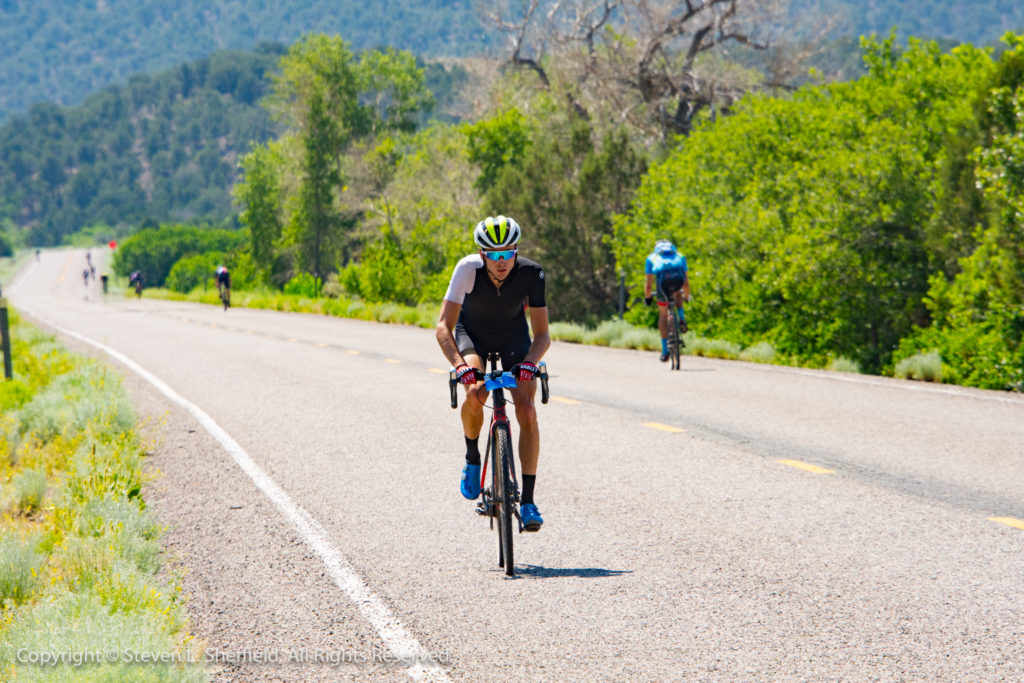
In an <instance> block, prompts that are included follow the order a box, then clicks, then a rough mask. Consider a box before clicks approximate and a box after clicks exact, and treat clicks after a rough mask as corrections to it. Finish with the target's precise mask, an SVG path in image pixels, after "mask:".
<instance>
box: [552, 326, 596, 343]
mask: <svg viewBox="0 0 1024 683" xmlns="http://www.w3.org/2000/svg"><path fill="white" fill-rule="evenodd" d="M548 332H550V334H551V338H552V339H558V340H559V341H567V342H574V343H576V344H582V343H583V338H584V337H585V336H586V334H587V328H585V327H583V326H582V325H577V324H576V323H551V324H550V325H549V326H548Z"/></svg>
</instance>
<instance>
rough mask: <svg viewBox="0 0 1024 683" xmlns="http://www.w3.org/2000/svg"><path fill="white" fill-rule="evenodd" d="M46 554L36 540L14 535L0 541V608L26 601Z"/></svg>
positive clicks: (37, 579)
mask: <svg viewBox="0 0 1024 683" xmlns="http://www.w3.org/2000/svg"><path fill="white" fill-rule="evenodd" d="M44 562H46V555H44V554H43V553H41V552H39V550H38V540H37V539H35V538H31V537H30V538H28V539H22V538H18V537H16V536H14V535H6V536H4V537H2V538H0V606H4V605H7V604H10V603H13V604H19V603H22V602H24V601H25V600H27V599H28V598H29V597H30V596H31V595H32V592H33V591H34V590H35V588H36V585H37V584H38V582H39V570H40V568H41V567H42V566H43V563H44Z"/></svg>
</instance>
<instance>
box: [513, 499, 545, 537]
mask: <svg viewBox="0 0 1024 683" xmlns="http://www.w3.org/2000/svg"><path fill="white" fill-rule="evenodd" d="M519 518H520V519H522V520H523V531H540V526H541V524H543V523H544V518H543V517H541V516H540V511H539V510H537V506H536V505H534V504H533V503H523V506H522V507H521V508H519Z"/></svg>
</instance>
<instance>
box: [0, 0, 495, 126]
mask: <svg viewBox="0 0 1024 683" xmlns="http://www.w3.org/2000/svg"><path fill="white" fill-rule="evenodd" d="M310 32H317V33H326V34H339V35H340V36H341V37H342V38H344V39H345V40H346V41H348V43H349V44H351V45H352V46H353V48H354V49H357V50H362V49H366V48H375V47H378V46H380V45H395V46H398V47H400V48H402V49H406V50H410V51H411V52H413V53H415V54H417V55H423V56H439V55H451V56H458V55H464V54H475V53H478V52H480V51H481V47H482V46H484V45H486V42H484V41H482V40H481V37H482V35H484V33H483V32H484V28H483V27H482V26H481V24H480V22H479V20H478V16H477V14H476V13H475V12H474V11H473V7H472V3H471V2H469V0H390V1H389V2H387V3H367V2H354V1H352V0H342V1H341V2H338V1H332V0H303V1H301V2H300V1H296V0H276V1H274V2H269V1H268V0H247V1H246V2H241V1H240V0H213V1H206V2H197V1H195V0H181V1H180V2H175V3H167V2H162V1H158V0H101V1H99V2H97V1H94V0H90V1H87V2H14V1H11V0H8V1H0V45H3V46H4V49H3V50H2V51H0V121H4V120H5V119H7V118H8V117H9V116H11V115H13V114H18V113H23V112H25V111H27V110H28V109H29V107H30V106H31V105H32V104H34V103H37V102H52V103H54V104H59V105H73V104H77V103H79V102H81V101H82V100H83V98H85V97H86V96H87V95H89V94H90V93H93V92H95V91H98V90H101V89H102V88H105V87H106V86H108V85H112V84H119V83H124V82H125V81H127V80H128V79H129V78H130V77H132V76H133V75H135V74H139V73H146V74H154V73H157V72H159V71H163V70H165V69H169V68H171V67H174V66H176V65H178V64H181V63H183V62H191V61H194V60H198V59H203V58H205V57H207V56H209V55H210V54H211V53H212V52H214V51H216V50H252V49H253V48H254V47H255V46H256V45H257V44H258V43H259V42H261V41H267V42H280V43H286V44H290V43H292V42H293V41H295V40H297V39H298V38H299V37H300V36H302V35H304V34H306V33H310Z"/></svg>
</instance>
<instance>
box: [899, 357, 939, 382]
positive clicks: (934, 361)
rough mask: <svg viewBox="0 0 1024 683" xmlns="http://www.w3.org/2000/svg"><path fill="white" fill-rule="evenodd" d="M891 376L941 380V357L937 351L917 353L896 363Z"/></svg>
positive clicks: (931, 380)
mask: <svg viewBox="0 0 1024 683" xmlns="http://www.w3.org/2000/svg"><path fill="white" fill-rule="evenodd" d="M893 376H895V377H899V378H900V379H916V380H923V381H925V382H941V381H942V357H941V356H939V353H938V352H937V351H929V352H927V353H918V354H915V355H913V356H910V357H909V358H904V359H903V360H901V361H900V362H899V363H897V364H896V369H895V371H894V372H893Z"/></svg>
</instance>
